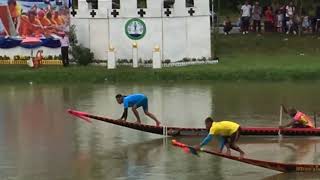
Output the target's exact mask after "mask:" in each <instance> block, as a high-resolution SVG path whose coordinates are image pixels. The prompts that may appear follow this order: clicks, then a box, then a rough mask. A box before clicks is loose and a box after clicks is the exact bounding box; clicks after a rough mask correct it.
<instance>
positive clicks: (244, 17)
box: [241, 1, 251, 34]
mask: <svg viewBox="0 0 320 180" xmlns="http://www.w3.org/2000/svg"><path fill="white" fill-rule="evenodd" d="M250 16H251V5H250V4H249V2H248V1H246V2H245V3H244V5H242V7H241V22H242V27H241V29H242V34H248V33H249V26H250Z"/></svg>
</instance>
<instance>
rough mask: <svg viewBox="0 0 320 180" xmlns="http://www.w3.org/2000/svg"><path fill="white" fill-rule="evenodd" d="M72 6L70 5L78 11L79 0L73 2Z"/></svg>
mask: <svg viewBox="0 0 320 180" xmlns="http://www.w3.org/2000/svg"><path fill="white" fill-rule="evenodd" d="M71 3H72V4H70V5H69V7H71V8H72V9H78V0H72V1H71Z"/></svg>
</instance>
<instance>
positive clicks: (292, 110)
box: [288, 108, 297, 117]
mask: <svg viewBox="0 0 320 180" xmlns="http://www.w3.org/2000/svg"><path fill="white" fill-rule="evenodd" d="M288 113H289V115H290V116H291V117H294V116H295V115H296V114H297V110H296V109H295V108H290V109H288Z"/></svg>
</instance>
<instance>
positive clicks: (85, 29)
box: [71, 0, 211, 61]
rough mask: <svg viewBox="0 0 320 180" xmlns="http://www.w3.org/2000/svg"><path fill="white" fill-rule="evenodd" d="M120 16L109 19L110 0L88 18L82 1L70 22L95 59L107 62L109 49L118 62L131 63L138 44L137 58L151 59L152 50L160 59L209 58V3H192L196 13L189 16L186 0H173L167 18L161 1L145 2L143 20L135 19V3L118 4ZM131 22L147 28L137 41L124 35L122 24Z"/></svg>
mask: <svg viewBox="0 0 320 180" xmlns="http://www.w3.org/2000/svg"><path fill="white" fill-rule="evenodd" d="M120 2H121V5H120V9H119V10H117V11H118V12H119V15H118V16H117V17H113V16H112V15H111V11H112V9H111V7H112V6H111V0H110V1H109V0H104V1H99V4H98V8H99V9H96V10H94V11H95V12H96V16H95V17H91V15H90V12H91V11H92V9H89V8H88V7H89V6H88V4H87V3H86V1H85V0H80V1H79V9H76V10H75V11H76V12H77V14H76V15H75V16H74V17H72V16H71V17H72V18H71V23H72V24H74V25H76V33H77V36H78V41H79V42H80V43H82V44H83V45H85V46H86V47H89V48H90V49H91V50H92V51H93V52H94V54H95V58H96V59H100V60H106V58H107V54H106V53H107V49H108V48H109V46H110V45H111V46H112V47H114V48H115V50H116V58H117V59H132V44H133V43H134V42H135V43H137V44H138V56H139V58H141V59H143V60H146V59H152V51H153V49H154V47H155V46H159V47H160V51H161V56H162V59H163V60H164V59H171V61H178V60H181V59H182V58H184V57H189V58H202V57H211V43H210V42H211V37H210V16H209V2H208V1H203V0H194V3H195V7H193V10H194V11H195V13H194V14H193V16H190V14H189V13H188V11H189V9H190V8H186V7H185V0H175V4H174V7H173V8H171V9H170V10H171V15H170V17H167V16H166V15H165V14H164V12H165V10H166V9H163V8H161V6H162V4H163V2H162V1H161V0H147V8H146V9H144V11H145V12H146V14H145V16H144V17H143V18H140V16H139V15H138V11H139V10H140V9H137V4H136V3H137V1H136V0H120ZM131 18H140V19H141V20H142V21H144V23H145V24H146V29H147V30H146V34H145V36H144V38H142V39H140V40H131V39H129V38H128V37H127V35H126V33H125V24H126V23H127V21H128V20H129V19H131Z"/></svg>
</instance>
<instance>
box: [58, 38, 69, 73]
mask: <svg viewBox="0 0 320 180" xmlns="http://www.w3.org/2000/svg"><path fill="white" fill-rule="evenodd" d="M60 43H61V55H62V63H63V66H65V67H66V66H68V65H69V38H68V36H66V33H65V32H63V33H61V38H60Z"/></svg>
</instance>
